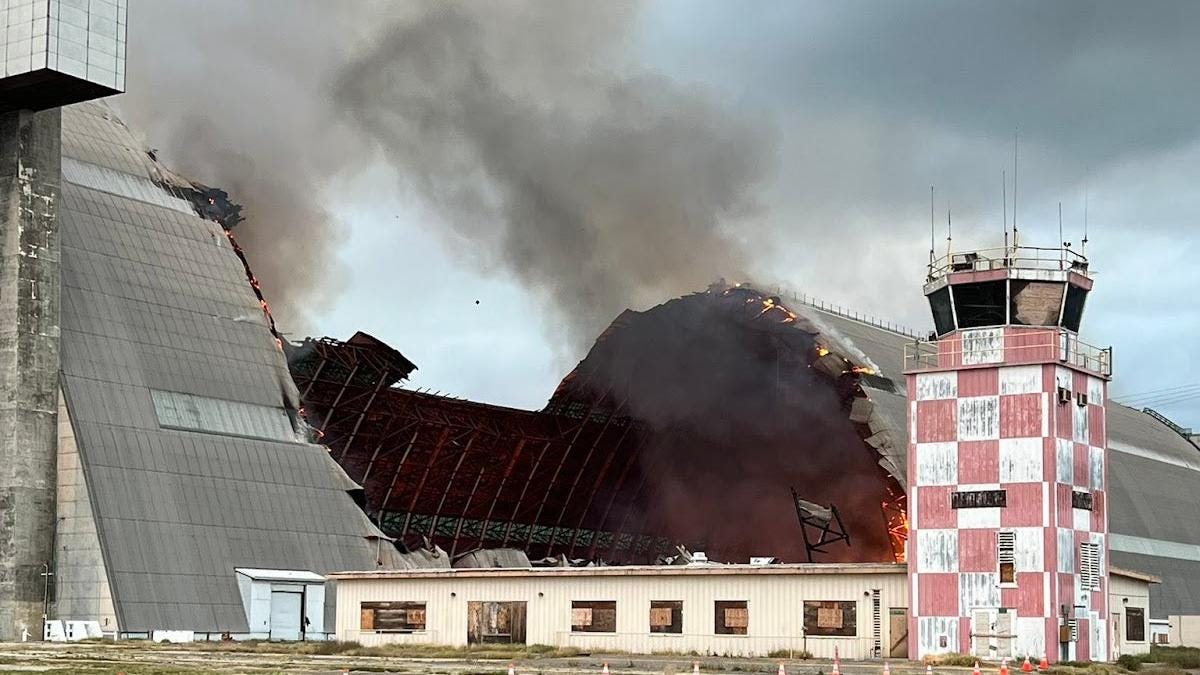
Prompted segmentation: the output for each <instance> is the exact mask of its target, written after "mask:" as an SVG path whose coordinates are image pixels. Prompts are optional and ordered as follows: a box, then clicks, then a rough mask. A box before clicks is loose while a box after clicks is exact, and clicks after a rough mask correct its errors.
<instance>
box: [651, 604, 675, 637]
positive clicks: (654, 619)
mask: <svg viewBox="0 0 1200 675" xmlns="http://www.w3.org/2000/svg"><path fill="white" fill-rule="evenodd" d="M650 632H651V633H682V632H683V603H682V602H680V601H678V600H651V601H650Z"/></svg>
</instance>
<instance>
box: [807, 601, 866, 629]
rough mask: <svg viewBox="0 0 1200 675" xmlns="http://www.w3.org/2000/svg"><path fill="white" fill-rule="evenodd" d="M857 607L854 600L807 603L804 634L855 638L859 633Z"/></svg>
mask: <svg viewBox="0 0 1200 675" xmlns="http://www.w3.org/2000/svg"><path fill="white" fill-rule="evenodd" d="M857 607H858V604H857V603H856V602H855V601H853V600H845V601H842V600H835V601H823V602H817V601H806V602H805V603H804V634H805V635H833V636H838V637H854V636H855V635H856V634H857V631H858V616H857Z"/></svg>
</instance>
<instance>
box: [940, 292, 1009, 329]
mask: <svg viewBox="0 0 1200 675" xmlns="http://www.w3.org/2000/svg"><path fill="white" fill-rule="evenodd" d="M953 293H954V309H955V310H956V312H957V314H958V327H959V328H981V327H984V326H1002V325H1004V323H1005V322H1006V319H1007V317H1006V314H1007V311H1006V310H1007V309H1008V298H1007V297H1006V296H1007V294H1008V286H1007V283H1006V282H1004V281H983V282H979V283H973V284H958V285H956V286H954V290H953Z"/></svg>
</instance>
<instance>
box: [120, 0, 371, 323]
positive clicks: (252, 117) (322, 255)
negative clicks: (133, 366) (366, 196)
mask: <svg viewBox="0 0 1200 675" xmlns="http://www.w3.org/2000/svg"><path fill="white" fill-rule="evenodd" d="M281 4H282V3H268V2H241V1H240V0H211V1H208V2H205V3H204V7H203V11H198V10H197V8H196V3H194V2H188V1H186V0H154V1H153V2H142V3H138V4H136V5H135V6H134V7H133V8H131V10H130V12H129V16H130V20H131V21H132V22H133V23H132V24H131V25H130V27H129V34H130V37H131V40H130V43H129V50H130V51H129V79H128V89H129V91H130V93H129V94H127V95H125V96H121V97H117V98H116V99H114V104H115V105H116V107H117V108H118V109H119V111H120V113H121V115H122V117H123V118H124V119H125V121H126V122H128V123H129V124H130V126H131V127H132V128H134V129H137V130H139V131H142V132H144V133H145V134H146V143H147V145H148V146H150V147H154V148H157V149H159V150H160V151H161V153H160V157H161V158H162V159H164V160H165V162H166V164H167V165H168V166H170V167H171V168H173V169H175V170H177V171H179V172H180V173H182V174H184V175H186V176H189V177H191V178H193V179H196V180H198V181H200V182H202V183H204V184H206V185H210V186H214V187H220V188H222V189H225V190H226V191H228V192H229V193H230V196H231V198H232V199H233V200H234V201H235V202H237V203H239V204H242V205H243V206H244V207H245V208H244V210H243V215H244V216H245V222H244V223H243V224H241V225H239V226H238V227H237V228H236V230H235V232H234V234H235V236H236V237H237V238H238V241H239V243H241V244H242V246H243V248H245V250H246V252H247V256H248V258H249V261H250V264H251V266H252V267H253V269H254V272H255V274H256V276H257V277H258V279H259V280H260V282H261V283H262V289H263V293H264V295H265V296H266V298H267V299H268V300H269V301H270V303H271V307H272V310H273V313H274V314H275V316H276V318H277V319H278V320H279V322H280V327H281V329H282V330H283V331H285V332H290V333H293V334H296V333H302V332H303V331H306V330H308V329H310V328H312V327H313V326H312V319H313V318H315V317H317V316H319V315H320V314H321V313H322V312H323V311H324V310H326V309H328V308H329V306H330V304H331V302H332V301H333V300H334V299H336V297H337V294H338V292H339V291H340V289H341V288H342V286H343V284H344V281H345V278H346V274H347V271H346V269H345V267H344V266H343V265H342V264H341V263H340V262H339V261H338V258H337V251H338V248H339V245H340V243H341V240H342V239H343V235H342V228H341V225H340V223H338V221H337V218H336V217H334V215H333V214H331V213H330V211H329V209H327V208H326V206H325V200H326V199H327V196H326V193H327V191H328V187H329V183H330V180H331V179H332V178H333V177H335V176H337V175H339V173H341V172H342V171H344V170H345V169H346V168H347V166H348V165H349V164H350V162H351V161H352V159H353V158H354V157H355V156H356V155H361V154H362V152H363V151H362V150H361V148H360V146H359V145H358V141H357V137H356V136H355V135H354V134H353V133H350V132H349V131H348V130H347V129H346V128H345V127H344V126H339V125H338V124H337V123H336V121H335V115H334V114H333V112H332V111H331V109H330V108H329V106H328V92H327V83H328V80H329V77H330V72H331V69H332V68H334V67H336V65H337V64H339V63H344V62H345V61H346V59H347V58H348V56H347V49H349V47H348V45H349V44H352V43H353V42H354V40H355V32H354V27H355V26H357V25H361V24H362V23H363V22H362V20H361V19H362V18H364V17H365V16H367V15H369V12H368V11H367V7H366V6H361V5H358V3H355V5H356V7H355V8H354V9H353V10H347V9H340V8H338V7H335V6H334V5H333V4H332V3H325V2H318V1H316V0H297V1H295V2H288V3H286V8H284V7H281V6H280V5H281ZM185 25H186V26H187V27H186V28H185ZM198 36H202V38H201V37H198ZM318 36H321V37H320V39H318ZM164 64H165V65H164Z"/></svg>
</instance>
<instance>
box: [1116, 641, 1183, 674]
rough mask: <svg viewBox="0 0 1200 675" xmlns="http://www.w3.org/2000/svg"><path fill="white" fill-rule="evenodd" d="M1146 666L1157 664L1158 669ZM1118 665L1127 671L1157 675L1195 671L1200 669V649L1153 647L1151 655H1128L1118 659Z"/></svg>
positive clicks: (1151, 647)
mask: <svg viewBox="0 0 1200 675" xmlns="http://www.w3.org/2000/svg"><path fill="white" fill-rule="evenodd" d="M1146 664H1157V665H1158V666H1159V667H1156V668H1143V667H1142V666H1143V665H1146ZM1117 665H1119V666H1121V667H1122V668H1124V669H1125V670H1131V671H1138V672H1143V673H1149V672H1154V673H1156V675H1170V673H1171V671H1178V670H1195V669H1197V668H1200V648H1196V647H1163V646H1161V645H1151V646H1150V653H1149V654H1126V655H1124V656H1121V657H1120V658H1119V659H1117Z"/></svg>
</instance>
